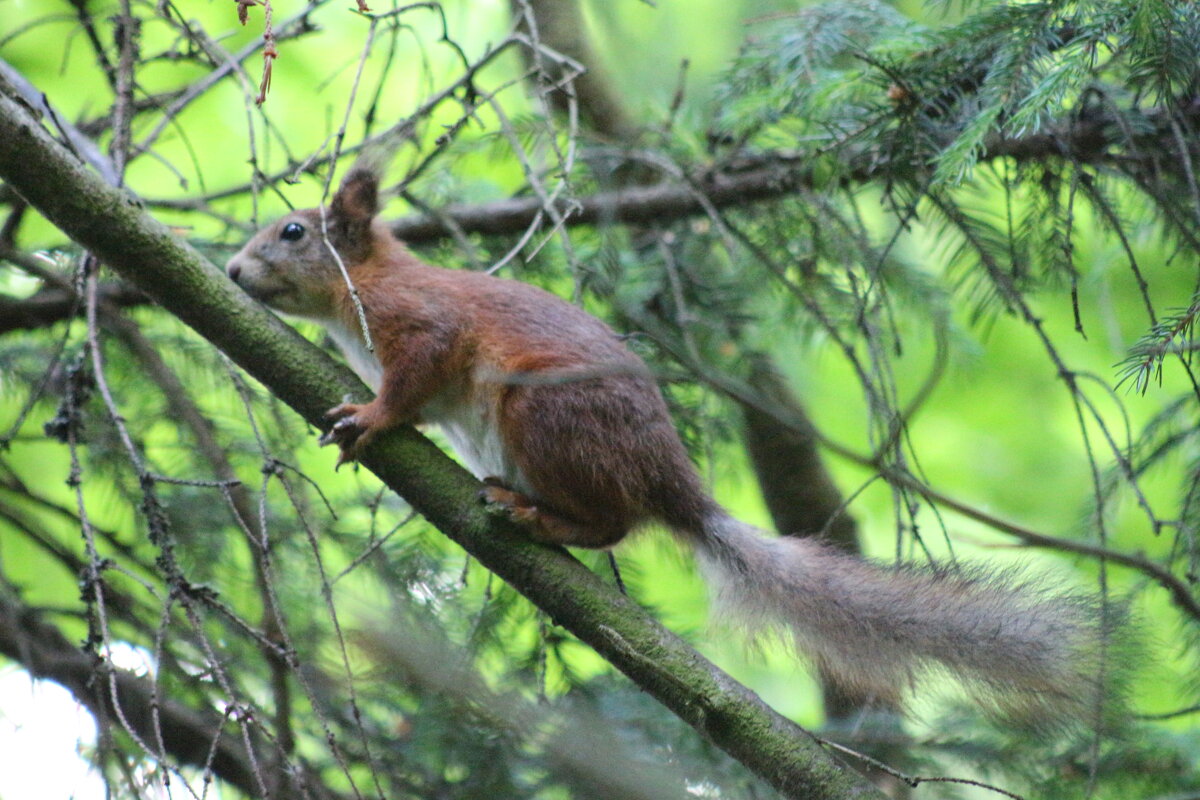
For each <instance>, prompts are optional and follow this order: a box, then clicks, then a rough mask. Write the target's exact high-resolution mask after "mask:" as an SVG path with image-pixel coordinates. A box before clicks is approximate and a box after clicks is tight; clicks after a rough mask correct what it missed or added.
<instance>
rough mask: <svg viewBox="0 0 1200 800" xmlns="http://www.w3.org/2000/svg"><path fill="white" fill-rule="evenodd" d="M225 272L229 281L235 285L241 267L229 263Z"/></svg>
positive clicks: (240, 272)
mask: <svg viewBox="0 0 1200 800" xmlns="http://www.w3.org/2000/svg"><path fill="white" fill-rule="evenodd" d="M225 271H226V272H227V273H229V280H231V281H233V282H234V283H237V280H238V278H239V277H240V276H241V274H242V265H241V264H235V263H234V262H232V261H231V262H229V266H227V267H225Z"/></svg>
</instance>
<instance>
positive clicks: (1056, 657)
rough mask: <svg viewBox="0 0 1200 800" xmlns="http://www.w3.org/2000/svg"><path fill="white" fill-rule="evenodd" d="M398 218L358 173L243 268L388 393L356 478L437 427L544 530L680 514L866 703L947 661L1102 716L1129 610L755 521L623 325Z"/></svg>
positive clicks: (690, 538)
mask: <svg viewBox="0 0 1200 800" xmlns="http://www.w3.org/2000/svg"><path fill="white" fill-rule="evenodd" d="M378 205H379V200H378V178H377V177H376V175H375V173H374V172H373V171H371V170H365V169H361V168H358V169H354V170H353V171H351V172H350V173H349V175H348V176H347V177H346V178H345V179H344V181H343V183H342V184H341V186H340V188H339V189H338V191H337V192H336V194H335V195H334V197H333V198H332V202H331V203H330V205H329V206H328V208H315V209H306V210H301V211H295V212H293V213H291V214H288V215H287V216H285V217H283V218H282V219H280V220H278V221H277V222H275V223H274V224H273V225H270V226H268V227H266V228H264V229H263V230H261V231H259V232H258V233H257V234H255V235H254V237H253V238H251V239H250V241H249V242H248V243H247V244H246V245H245V246H244V247H243V248H242V250H241V251H240V252H238V253H237V254H236V255H235V256H233V258H232V259H230V261H229V263H228V266H227V273H228V275H229V277H230V278H231V279H232V280H233V281H234V282H236V283H237V284H238V285H239V286H241V287H242V289H244V290H245V291H246V292H247V293H248V294H249V295H250V296H252V297H254V298H256V299H257V300H259V301H262V302H263V303H265V304H267V305H269V306H272V307H274V308H275V309H277V310H279V311H282V312H285V313H287V314H291V315H295V316H298V317H302V318H307V319H310V320H316V321H318V322H320V323H322V324H323V325H324V326H325V327H326V329H327V330H328V331H329V333H330V335H331V337H332V338H333V339H334V340H335V341H336V342H337V344H338V345H339V346H340V347H341V349H342V350H343V351H344V352H345V354H346V356H347V360H348V361H349V363H350V365H351V366H352V367H353V368H354V369H355V370H356V371H357V372H358V373H359V374H360V376H361V377H362V378H363V379H364V381H365V382H366V383H367V384H369V385H370V386H371V387H372V388H373V389H374V390H375V391H376V392H377V394H376V396H375V398H374V399H373V400H372V401H371V402H369V403H365V404H357V403H350V402H346V403H343V404H341V405H339V406H337V407H335V408H333V409H331V410H330V411H329V412H328V417H329V418H330V419H332V420H334V422H333V426H332V428H331V430H330V431H329V433H327V434H326V435H325V436H324V437H322V444H330V443H333V444H336V445H338V447H339V450H340V452H339V456H338V465H339V466H340V465H341V464H342V463H343V462H346V461H350V460H354V459H355V458H356V456H357V455H358V454H359V453H360V452H361V451H362V449H363V448H364V447H367V446H368V444H369V443H370V442H371V440H372V439H374V438H375V437H376V436H378V435H379V434H380V433H381V432H383V431H386V430H388V429H389V428H392V427H395V426H399V425H404V424H415V423H434V424H437V425H440V426H441V428H442V429H443V430H444V431H445V434H446V436H447V438H448V440H449V441H450V443H451V444H452V446H453V447H454V449H455V450H456V451H457V453H458V454H459V455H460V457H461V458H462V460H463V461H464V462H465V463H466V465H467V466H468V468H469V469H470V470H471V471H472V472H473V473H474V474H475V475H476V476H477V477H478V478H480V479H482V481H483V483H484V487H483V489H482V490H481V497H482V498H484V499H485V500H486V501H487V502H488V503H490V504H491V505H492V506H493V507H495V508H497V509H499V510H500V511H501V512H502V513H505V514H507V515H508V516H509V517H510V518H511V519H512V520H513V521H515V522H516V523H518V524H520V525H522V526H523V527H524V528H525V529H526V530H527V531H528V532H529V534H530V536H532V537H533V538H534V539H536V540H538V541H540V542H545V543H550V544H557V545H566V546H572V547H584V548H609V547H612V546H613V545H615V544H617V543H618V542H619V541H621V539H623V538H624V537H625V536H626V535H627V534H629V532H630V531H631V530H633V529H635V528H639V527H641V526H643V525H645V524H647V523H660V524H662V525H664V526H666V527H667V528H668V529H670V530H671V531H673V532H674V533H675V534H676V535H677V536H678V538H679V539H681V540H682V541H683V542H685V543H686V544H688V545H690V546H691V547H692V549H693V550H694V551H695V553H696V555H697V559H698V561H699V563H700V565H701V568H702V571H703V572H704V573H705V576H706V578H707V579H708V580H709V582H710V583H711V584H712V587H713V594H714V595H715V600H716V601H717V603H718V605H719V606H721V607H722V608H723V609H724V610H725V611H726V612H727V613H728V614H729V615H731V616H732V617H733V619H734V620H735V621H736V622H739V623H743V624H744V625H745V626H746V627H747V628H749V629H750V630H751V631H752V632H757V631H759V630H762V629H764V628H765V629H775V630H781V631H783V632H785V633H786V634H788V635H790V636H791V637H792V638H793V639H794V641H795V644H796V645H797V648H798V649H799V650H800V651H801V652H802V653H803V654H806V655H807V656H808V657H809V658H810V659H811V660H813V661H814V662H815V665H816V666H817V667H819V668H820V670H821V673H822V674H823V675H824V676H825V677H826V678H827V679H832V680H834V681H835V682H837V683H838V684H839V685H840V686H841V687H842V688H843V689H845V690H849V691H853V692H856V693H858V694H859V695H860V696H866V697H872V698H875V699H876V700H878V701H879V702H881V703H886V704H888V705H890V706H891V707H900V705H901V703H902V699H903V696H904V695H905V694H906V693H907V691H908V690H909V689H910V688H912V686H913V685H914V683H915V682H917V680H918V679H919V678H920V677H921V676H922V675H923V674H924V673H925V672H927V671H928V670H929V669H942V670H944V671H948V672H950V673H952V674H954V675H955V676H957V677H958V678H959V680H960V681H961V682H962V683H963V684H964V685H965V686H966V687H968V688H969V689H971V690H972V692H973V693H974V694H975V695H976V697H977V699H978V700H980V701H981V703H982V704H983V705H984V707H985V708H986V709H989V710H999V711H1000V712H1001V714H1002V716H1005V717H1010V718H1020V719H1022V720H1027V721H1032V722H1035V723H1036V722H1037V721H1038V720H1039V719H1047V718H1048V719H1063V718H1081V717H1083V716H1084V715H1085V714H1087V713H1088V712H1089V711H1093V710H1094V709H1095V702H1096V700H1097V698H1098V697H1099V696H1100V695H1099V691H1100V687H1099V683H1098V678H1096V675H1097V674H1098V673H1101V672H1102V671H1103V670H1102V665H1101V664H1100V658H1101V657H1102V654H1103V653H1104V652H1105V650H1106V647H1105V642H1106V639H1105V637H1106V636H1107V635H1108V633H1109V628H1110V626H1109V625H1107V624H1105V623H1103V622H1102V620H1104V619H1106V618H1108V617H1109V616H1110V615H1107V614H1102V613H1101V612H1100V609H1098V608H1097V607H1096V603H1095V602H1093V601H1092V600H1091V599H1089V598H1087V597H1085V596H1083V595H1068V594H1059V593H1053V592H1050V591H1048V589H1047V588H1046V587H1045V586H1044V585H1042V584H1040V583H1039V582H1037V581H1035V580H1029V579H1026V578H1023V577H1020V576H1019V575H1016V574H1014V573H1012V572H1006V571H999V572H997V571H993V570H986V569H982V568H978V567H976V568H973V569H971V568H967V569H962V568H958V567H956V568H954V569H952V570H951V569H945V568H936V567H921V566H914V565H899V566H884V565H878V564H875V563H873V562H870V561H867V560H864V559H861V558H859V557H857V556H854V555H852V554H849V553H845V552H843V551H841V550H838V549H835V548H833V547H831V546H829V545H827V544H824V543H822V542H820V541H818V540H815V539H812V538H799V537H788V536H785V537H770V536H768V535H767V534H765V533H763V532H761V531H759V530H758V529H756V528H754V527H753V526H751V525H748V524H745V523H742V522H740V521H738V520H737V519H735V518H733V517H732V516H731V515H730V514H729V512H728V511H726V510H725V509H724V508H723V507H722V506H721V505H719V504H718V503H717V502H716V501H715V500H714V499H713V498H712V497H711V496H710V494H709V493H708V491H707V490H706V489H705V487H704V485H703V482H702V481H701V479H700V477H699V475H698V473H697V471H696V469H695V467H694V466H693V464H692V463H691V460H690V458H689V456H688V454H687V452H686V450H685V448H684V446H683V444H682V442H681V441H680V438H679V435H678V432H677V431H676V430H675V427H674V424H673V422H672V420H671V417H670V414H669V412H668V409H667V405H666V403H665V401H664V400H663V397H662V395H661V393H660V392H659V389H658V387H657V385H656V383H655V381H654V379H653V377H652V375H651V373H650V370H649V369H648V368H647V367H646V365H645V364H644V362H642V360H641V359H640V358H639V357H638V356H636V355H635V354H634V353H633V352H631V351H630V350H629V349H627V348H626V347H625V345H624V344H623V343H622V341H621V340H620V338H619V337H618V336H617V334H616V333H615V332H614V331H613V330H612V329H611V328H609V327H608V326H607V325H606V324H605V323H603V322H601V321H600V320H599V319H597V318H595V317H593V316H592V315H590V314H588V313H587V312H585V311H584V310H582V309H580V308H579V307H577V306H575V305H572V304H571V303H568V302H567V301H565V300H563V299H561V298H559V297H556V296H555V295H553V294H551V293H549V292H546V291H543V290H542V289H539V288H537V287H534V286H531V285H528V284H525V283H522V282H519V281H515V280H508V279H503V278H499V277H494V276H491V275H487V274H484V273H480V272H472V271H467V270H452V269H444V268H439V267H434V266H430V265H427V264H424V263H422V262H421V261H420V260H418V259H417V258H416V257H415V256H413V255H412V254H411V253H410V252H409V250H408V249H407V248H406V247H405V246H404V244H402V243H401V242H400V241H399V240H398V239H396V238H395V237H393V235H392V233H391V232H390V230H389V229H388V228H387V226H386V225H385V224H384V223H383V222H382V221H380V220H378V219H376V215H377V212H378V210H379V209H378ZM334 251H336V253H335V252H334ZM343 266H344V269H345V272H346V275H348V277H349V279H350V281H351V283H352V284H353V286H354V287H355V289H356V291H357V294H358V297H359V299H360V301H361V307H362V310H363V312H364V316H365V320H366V324H367V327H368V331H369V333H370V336H371V338H372V340H373V343H374V352H371V351H370V350H369V349H368V348H367V346H366V344H365V342H364V338H363V335H362V331H361V327H360V322H359V313H358V310H357V309H358V306H357V304H356V303H355V300H354V298H353V296H352V294H351V292H350V289H349V287H348V285H347V281H346V276H345V275H343V271H342V270H343Z"/></svg>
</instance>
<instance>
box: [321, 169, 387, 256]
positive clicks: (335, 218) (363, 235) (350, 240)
mask: <svg viewBox="0 0 1200 800" xmlns="http://www.w3.org/2000/svg"><path fill="white" fill-rule="evenodd" d="M329 211H330V217H331V219H330V222H331V225H330V235H331V238H332V239H333V243H334V246H335V247H337V249H338V251H339V252H341V253H342V254H343V255H344V256H348V257H350V258H352V259H355V260H357V259H360V258H366V256H367V253H369V252H370V248H371V220H373V219H374V218H375V214H376V213H377V212H378V211H379V178H378V177H376V176H375V174H374V173H372V172H369V171H367V170H363V169H355V170H352V171H351V172H350V174H349V175H347V176H346V178H345V180H343V181H342V186H341V188H340V189H338V190H337V194H335V195H334V196H333V202H332V203H330V206H329Z"/></svg>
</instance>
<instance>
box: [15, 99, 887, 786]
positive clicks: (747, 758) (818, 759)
mask: <svg viewBox="0 0 1200 800" xmlns="http://www.w3.org/2000/svg"><path fill="white" fill-rule="evenodd" d="M0 177H3V178H4V180H6V181H8V182H9V183H10V184H11V185H12V186H13V188H15V189H16V190H17V191H18V192H19V193H20V194H21V195H22V196H23V197H24V198H25V199H26V200H27V201H28V202H29V203H30V204H31V205H32V206H33V207H35V208H36V209H37V210H38V211H39V212H40V213H41V214H42V215H43V216H45V217H46V218H47V219H48V220H50V221H51V222H52V223H53V224H55V225H56V226H58V227H59V228H60V229H61V230H62V231H64V233H66V234H67V235H68V236H70V237H71V238H72V239H74V240H75V241H77V242H78V243H79V244H80V245H81V246H83V247H85V248H87V249H88V250H90V251H91V252H92V253H94V254H95V255H97V256H98V257H100V258H101V259H102V260H103V261H105V262H106V263H107V264H109V265H110V266H111V267H112V268H113V269H115V270H116V271H117V272H119V273H120V274H121V275H122V276H123V277H125V278H126V279H127V280H129V281H130V282H131V283H133V284H134V285H136V286H137V287H139V288H140V289H142V290H143V291H145V292H146V293H147V294H148V295H150V296H151V297H152V298H154V299H155V300H156V301H157V302H159V303H160V304H161V305H162V306H164V307H165V308H167V309H168V310H169V311H171V312H172V313H174V314H175V315H176V316H178V317H179V318H180V319H181V320H183V321H184V322H185V323H187V324H188V325H190V326H191V327H193V328H194V329H195V330H196V331H197V332H198V333H200V334H201V335H202V336H204V337H205V338H207V339H209V341H211V342H212V343H213V344H215V345H216V346H217V347H219V348H221V349H222V350H223V351H224V352H225V353H227V354H228V355H229V356H230V357H231V358H232V359H233V360H234V361H236V362H237V363H238V364H240V365H241V366H242V367H243V368H245V369H246V370H247V371H248V372H249V373H250V374H252V375H254V376H255V377H256V378H257V379H258V380H260V381H261V382H262V383H263V384H265V385H266V386H267V387H268V388H269V389H270V390H271V391H272V392H273V393H274V394H275V395H276V396H277V397H278V398H279V399H281V400H282V401H283V402H285V403H287V404H288V405H290V406H291V407H292V408H293V409H295V410H296V411H297V412H299V413H300V414H301V415H302V416H303V417H304V418H305V419H306V420H308V421H309V422H310V423H311V424H313V425H315V426H317V427H319V428H322V429H326V428H328V426H329V423H328V421H327V420H326V419H325V418H324V412H325V411H326V409H328V408H330V407H331V406H333V405H335V404H337V403H338V402H339V401H340V400H341V399H342V397H343V396H344V395H346V394H357V395H359V396H362V395H364V394H365V393H366V390H365V387H364V386H363V385H362V383H361V382H360V381H359V380H358V379H357V378H355V377H354V376H353V374H352V373H351V372H350V371H349V370H348V369H347V368H346V367H344V366H341V365H339V364H337V363H336V362H334V361H333V360H332V359H330V358H329V357H328V356H327V355H326V354H324V353H323V352H321V351H320V350H319V349H318V348H316V347H315V346H313V345H311V344H310V343H309V342H307V341H305V340H304V339H303V338H302V337H301V336H300V335H299V334H298V333H296V332H295V331H294V330H293V329H291V328H290V327H288V326H287V325H285V324H284V323H283V322H281V321H280V320H279V319H278V318H277V317H275V316H274V315H273V314H270V313H268V312H267V311H265V310H264V309H263V307H262V306H261V305H259V304H258V303H256V302H254V301H253V300H251V299H250V298H249V297H247V296H246V295H245V294H243V293H242V292H241V291H240V290H238V289H237V288H236V287H235V286H234V285H233V284H232V283H231V282H230V281H228V280H226V279H225V277H224V276H223V275H222V274H221V273H220V272H218V271H217V270H216V268H214V267H213V266H212V265H211V264H209V263H208V262H207V261H205V260H204V258H203V257H202V256H201V255H200V254H199V253H198V252H197V251H196V250H195V249H193V248H192V247H191V246H189V245H188V244H187V243H186V242H183V241H181V240H179V239H178V238H176V237H175V236H173V235H172V234H171V233H170V231H169V230H168V229H167V228H166V227H165V226H164V225H162V224H161V223H159V222H157V221H155V220H153V219H151V218H149V217H147V216H146V215H145V214H144V213H143V212H142V211H141V209H140V208H138V207H137V205H136V204H135V203H134V202H133V201H132V200H131V199H130V198H129V196H128V195H127V194H125V193H123V192H121V191H119V190H116V189H113V188H112V187H110V186H108V185H106V184H105V183H104V182H103V181H102V180H101V179H99V178H98V177H97V176H96V175H94V174H92V173H91V172H89V171H88V170H87V169H85V168H84V167H83V166H82V165H80V164H79V163H78V162H77V161H76V160H74V159H73V158H72V157H71V156H70V154H69V153H67V152H66V151H65V150H64V149H63V148H62V146H61V145H59V144H58V143H57V142H56V141H55V140H54V139H53V138H52V137H51V136H50V135H49V134H48V133H47V132H46V131H45V130H44V129H43V128H42V127H41V126H40V125H39V124H38V123H37V122H36V121H35V120H33V119H32V118H31V117H30V116H29V114H28V113H27V112H26V111H25V110H24V109H23V108H22V107H21V106H20V105H19V104H18V103H16V102H14V101H13V100H12V99H11V98H9V97H7V96H0ZM362 461H363V464H364V465H365V466H366V467H367V468H368V469H370V470H371V471H372V472H374V473H375V474H376V475H378V476H379V477H380V478H381V479H382V480H383V481H384V483H385V484H387V485H388V486H389V487H391V488H393V489H395V490H396V491H397V492H399V493H400V494H401V495H402V496H403V497H404V498H405V499H406V500H408V501H409V502H410V503H411V504H412V506H413V507H414V508H415V509H416V510H418V511H419V512H420V513H421V514H423V515H424V516H425V517H426V518H427V519H429V520H430V522H432V523H433V524H434V525H435V526H436V527H438V528H439V529H440V530H441V531H442V532H443V533H445V534H446V535H448V536H449V537H450V538H452V539H453V540H454V541H456V542H458V543H459V544H460V545H461V546H463V547H464V548H465V549H466V550H467V551H468V552H469V553H471V554H472V555H473V556H475V557H476V558H477V559H478V560H479V561H480V562H481V563H482V564H483V565H485V566H486V567H488V568H489V569H491V570H492V571H493V572H495V573H496V574H497V575H499V576H500V577H501V578H503V579H504V580H506V581H508V582H509V583H510V584H511V585H513V587H514V588H516V589H517V590H518V591H520V592H521V593H522V594H524V595H525V596H526V597H528V598H529V599H530V600H532V601H533V602H534V603H535V604H536V605H538V606H539V607H540V608H542V609H543V610H544V611H546V612H547V613H548V614H549V615H550V617H551V619H553V620H554V621H555V622H556V623H558V624H560V625H562V626H563V627H565V628H567V629H568V630H570V631H571V632H572V633H574V634H575V635H576V636H578V637H579V638H580V639H581V640H583V641H585V642H587V643H588V644H589V645H591V646H592V647H594V648H595V649H596V650H597V652H599V653H600V654H601V655H602V656H603V657H604V658H606V659H607V660H608V661H609V662H610V663H612V664H613V665H614V666H616V667H617V668H618V669H620V670H621V671H622V672H624V673H625V674H626V675H627V676H629V677H630V678H631V679H632V680H634V681H635V682H636V683H637V684H638V685H639V686H641V687H642V688H643V689H644V690H645V691H646V692H648V693H649V694H650V695H652V696H653V697H655V698H657V699H658V700H659V701H660V702H662V703H663V704H664V705H666V706H667V707H668V708H670V709H671V710H672V711H674V712H675V713H676V714H677V715H679V716H680V717H681V718H682V719H684V720H685V721H687V722H688V723H689V724H690V725H692V726H693V727H694V728H696V730H698V731H700V732H702V733H703V734H705V735H706V736H708V737H709V738H710V739H711V740H712V741H713V742H715V743H716V744H717V745H718V746H720V747H721V748H723V749H724V750H726V751H727V752H728V753H730V755H732V756H733V757H734V758H736V759H738V760H739V761H741V762H742V763H743V764H745V765H746V766H747V767H749V768H750V769H751V770H753V771H754V772H755V773H757V774H758V775H759V776H761V777H762V778H763V779H765V780H766V781H767V782H769V783H770V784H771V785H772V786H774V787H775V788H777V789H778V790H779V791H780V792H782V793H783V794H784V795H786V796H788V797H797V798H799V797H804V798H812V799H813V800H821V799H822V798H829V799H830V800H833V798H846V797H879V796H881V795H880V794H879V793H878V792H877V791H875V790H874V789H873V788H872V787H870V786H869V785H867V784H865V783H864V782H863V781H862V780H861V779H860V778H859V777H858V776H856V775H854V774H853V773H852V772H850V771H849V770H845V769H843V768H841V767H840V766H838V765H837V764H836V763H835V761H834V760H833V759H832V758H831V757H830V756H829V755H828V754H827V753H825V752H824V751H823V750H822V749H821V747H820V746H819V745H818V744H817V743H815V742H814V741H813V740H812V738H811V737H810V736H809V735H808V734H806V733H805V732H804V731H803V730H802V729H800V728H799V727H797V726H796V725H794V724H793V723H792V722H790V721H789V720H787V719H785V718H784V717H782V716H781V715H779V714H778V713H776V712H775V711H773V710H772V709H771V708H770V707H768V706H767V705H766V704H765V703H763V701H762V700H761V699H759V698H758V696H757V695H755V694H754V693H753V692H751V691H750V690H748V689H746V688H745V687H744V686H741V685H740V684H738V683H737V682H736V681H734V680H733V679H732V678H730V677H729V676H728V675H726V674H725V673H724V672H722V671H721V670H719V669H718V668H717V667H716V666H714V665H713V664H711V663H710V662H708V661H707V660H706V659H704V658H703V657H702V656H700V655H699V654H698V653H696V652H695V651H694V650H693V649H692V648H690V647H689V646H687V645H686V644H685V643H684V642H683V641H682V640H680V639H679V638H678V637H676V636H675V635H674V634H672V633H671V632H670V631H668V630H667V629H666V628H664V627H663V626H662V625H661V624H659V623H658V622H657V620H655V619H653V618H652V617H650V616H649V615H648V614H646V613H645V612H644V611H643V610H642V609H641V608H640V607H639V606H638V605H637V604H636V603H635V602H634V601H632V600H631V599H629V598H628V597H625V596H623V595H622V594H620V593H619V592H617V591H615V590H614V589H612V588H611V587H609V586H607V585H605V584H603V583H602V582H601V581H600V579H599V578H598V577H597V576H596V575H594V574H593V573H591V572H590V571H588V570H587V569H585V568H584V567H583V566H582V565H581V564H580V563H579V562H578V561H576V560H575V559H574V558H572V557H571V556H570V555H569V554H567V553H566V552H565V551H563V550H561V549H558V548H550V547H546V546H542V545H538V544H535V543H533V542H532V541H530V540H529V539H528V537H526V536H524V535H523V534H522V533H521V532H520V531H519V530H518V529H517V528H515V527H514V526H512V525H510V524H506V523H503V522H501V521H499V520H496V519H494V518H492V517H489V516H488V515H487V514H486V513H485V512H484V510H483V509H482V507H480V505H479V504H478V502H477V500H476V493H477V491H478V486H479V484H478V482H477V481H475V479H474V478H472V477H471V476H470V475H469V474H467V472H466V471H465V470H463V469H462V468H461V467H459V466H458V465H457V464H455V463H454V462H453V461H451V460H450V458H449V457H448V456H446V455H445V454H444V453H442V452H441V451H440V450H438V448H437V447H436V446H435V445H433V444H432V443H431V442H430V441H429V440H428V439H426V438H425V437H423V436H421V435H420V434H419V433H417V432H416V431H415V430H413V429H412V428H404V429H400V430H396V431H393V432H392V433H391V434H390V435H387V436H384V437H381V439H380V441H379V442H378V443H376V444H373V445H372V446H371V447H369V448H368V449H367V451H366V453H364V455H363V458H362Z"/></svg>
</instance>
